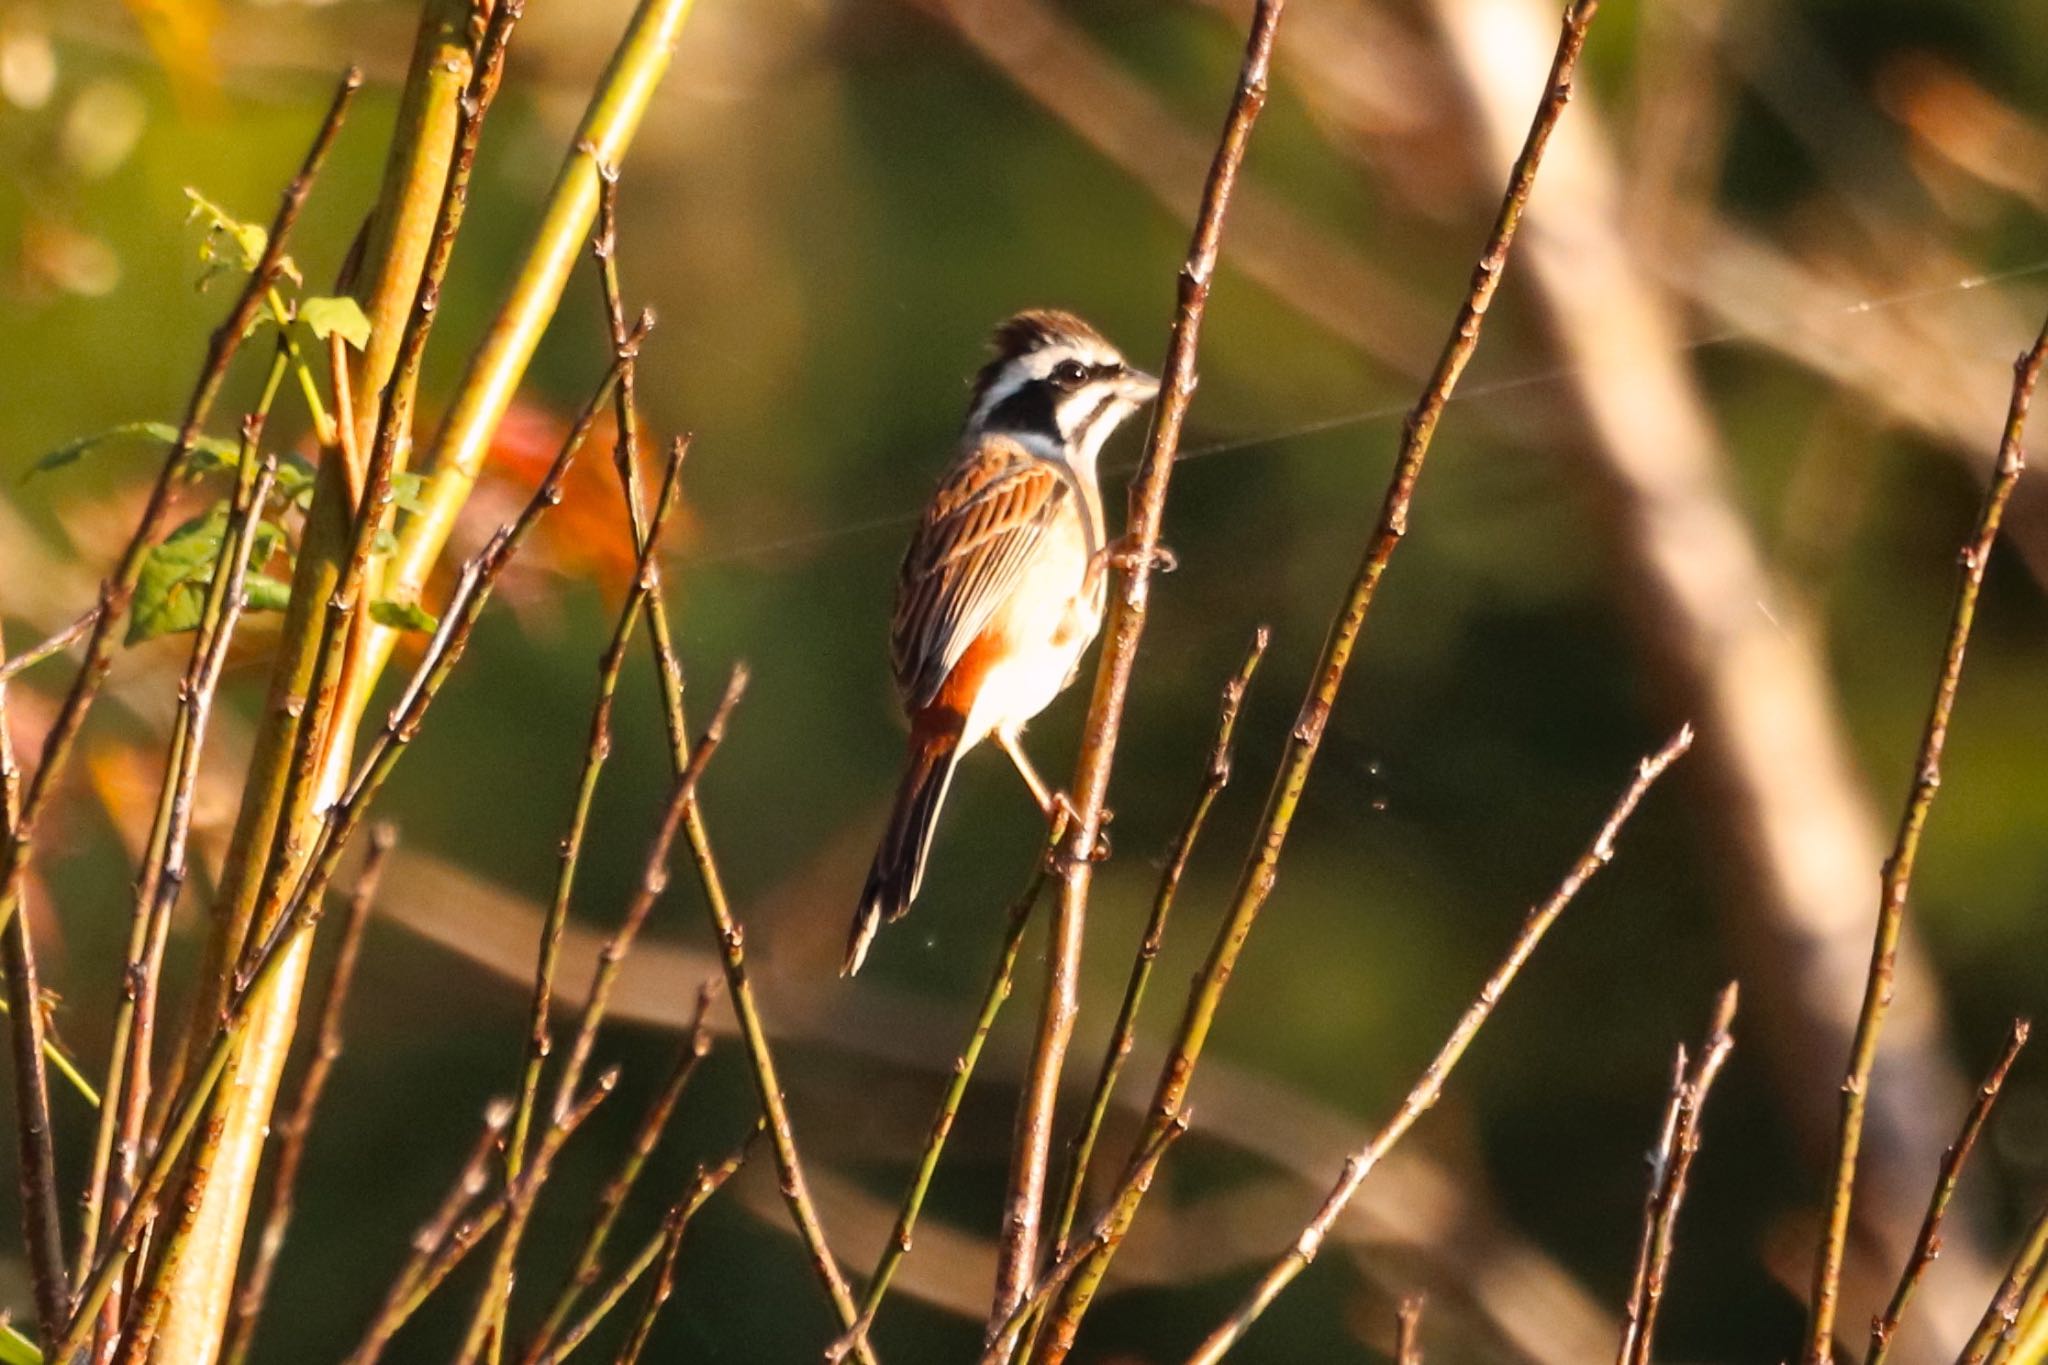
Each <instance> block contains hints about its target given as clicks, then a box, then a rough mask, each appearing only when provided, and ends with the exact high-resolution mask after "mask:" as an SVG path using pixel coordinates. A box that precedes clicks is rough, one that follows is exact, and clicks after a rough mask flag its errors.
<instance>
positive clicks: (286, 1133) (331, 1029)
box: [221, 824, 398, 1365]
mask: <svg viewBox="0 0 2048 1365" xmlns="http://www.w3.org/2000/svg"><path fill="white" fill-rule="evenodd" d="M397 842H398V832H397V831H396V830H395V829H393V828H392V826H390V825H389V824H378V825H373V826H371V827H370V852H369V855H368V857H366V858H365V859H364V860H363V870H362V871H361V872H360V873H358V874H357V876H356V885H355V890H354V891H352V892H350V893H349V902H348V915H347V918H346V919H345V920H344V921H343V923H342V930H341V943H340V945H339V946H338V947H337V948H336V949H335V954H334V965H333V967H332V968H331V969H330V970H329V973H328V977H327V989H326V991H325V992H324V995H323V998H322V1000H321V1004H320V1026H319V1034H318V1037H317V1040H316V1041H315V1043H314V1045H313V1055H312V1057H311V1058H310V1059H309V1060H308V1061H307V1063H306V1074H305V1076H304V1077H302V1078H301V1079H300V1081H299V1094H298V1098H297V1099H296V1100H295V1101H294V1102H293V1104H292V1107H291V1111H290V1112H289V1113H287V1114H286V1115H285V1117H284V1120H283V1121H282V1122H281V1123H279V1124H278V1126H277V1136H278V1152H277V1172H276V1174H275V1175H273V1176H272V1177H271V1186H270V1212H269V1213H268V1214H267V1215H266V1216H265V1217H264V1220H263V1232H262V1235H261V1237H259V1238H258V1240H257V1243H256V1259H255V1261H254V1262H253V1263H252V1264H251V1265H250V1267H249V1275H248V1280H247V1282H246V1283H245V1284H244V1285H243V1287H242V1292H241V1293H239V1294H237V1295H236V1296H235V1307H234V1311H233V1313H232V1314H231V1315H230V1316H229V1318H228V1333H227V1344H226V1346H225V1348H224V1349H223V1351H222V1353H221V1354H222V1359H224V1360H226V1361H227V1362H228V1365H241V1362H242V1361H244V1360H246V1359H247V1358H248V1355H249V1347H250V1345H251V1344H252V1343H253V1342H254V1341H255V1338H256V1327H257V1324H258V1323H259V1322H260V1321H261V1319H262V1316H263V1304H264V1301H265V1299H266V1298H268V1296H269V1293H270V1282H271V1278H272V1276H273V1275H274V1273H275V1272H276V1269H277V1258H278V1255H279V1253H280V1252H282V1251H283V1250H284V1239H285V1235H286V1233H288V1232H289V1231H290V1229H291V1222H292V1213H293V1211H294V1208H295V1206H296V1197H297V1192H298V1182H299V1171H300V1169H301V1168H302V1167H303V1166H304V1164H305V1159H306V1139H307V1137H308V1136H309V1135H310V1134H311V1133H312V1131H313V1119H314V1116H315V1115H316V1114H317V1113H318V1112H319V1108H320V1097H321V1095H322V1094H324V1093H325V1092H326V1089H327V1079H328V1077H329V1076H331V1075H333V1074H334V1064H335V1063H336V1062H338V1061H340V1060H341V1053H342V1048H343V1046H344V1038H343V1031H342V1025H343V1020H344V1018H345V1016H346V1014H347V1008H348V998H349V989H350V987H351V986H353V985H354V983H355V974H356V959H357V957H358V955H359V954H360V952H361V949H362V944H363V930H364V928H365V926H367V925H368V924H369V922H370V908H371V907H372V906H373V905H374V904H375V903H376V900H377V887H378V884H379V883H380V882H381V881H382V879H383V875H384V863H385V860H386V859H387V858H389V857H390V856H391V849H392V847H393V846H394V845H395V844H396V843H397Z"/></svg>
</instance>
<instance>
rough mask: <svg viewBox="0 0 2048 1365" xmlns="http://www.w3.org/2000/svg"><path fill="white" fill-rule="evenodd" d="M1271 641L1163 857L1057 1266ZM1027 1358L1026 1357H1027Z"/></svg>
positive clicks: (1232, 696)
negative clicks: (1169, 921)
mask: <svg viewBox="0 0 2048 1365" xmlns="http://www.w3.org/2000/svg"><path fill="white" fill-rule="evenodd" d="M1271 638H1272V637H1271V634H1270V632H1269V631H1268V630H1267V629H1266V627H1264V626H1260V627H1259V628H1258V629H1257V630H1256V631H1254V632H1253V633H1252V642H1251V647H1250V648H1249V649H1247V650H1246V651H1245V656H1244V659H1243V661H1242V662H1240V663H1239V664H1238V666H1237V672H1236V673H1234V674H1232V675H1231V678H1230V681H1229V682H1227V683H1225V684H1224V687H1223V702H1222V705H1221V707H1220V708H1219V710H1218V714H1217V717H1216V734H1215V738H1214V739H1213V740H1211V741H1210V744H1209V761H1208V765H1207V766H1206V767H1205V768H1204V769H1203V770H1202V788H1201V790H1200V791H1199V792H1197V793H1196V795H1195V802H1194V805H1193V806H1192V807H1191V808H1190V809H1189V810H1188V815H1187V820H1186V821H1185V822H1184V823H1183V824H1182V825H1181V829H1180V833H1179V835H1178V836H1176V837H1175V839H1174V841H1173V847H1172V848H1171V849H1170V850H1169V851H1168V853H1167V855H1166V865H1165V866H1164V867H1163V868H1162V869H1161V870H1160V873H1159V889H1158V891H1157V892H1155V893H1154V895H1153V897H1152V914H1151V917H1150V918H1149V919H1147V920H1146V922H1145V932H1144V934H1143V935H1142V936H1141V937H1140V938H1139V940H1138V954H1137V957H1136V958H1135V959H1134V960H1133V961H1132V963H1131V975H1130V979H1129V980H1128V981H1126V982H1125V983H1124V999H1123V1004H1122V1005H1121V1006H1120V1007H1119V1008H1118V1010H1117V1016H1116V1023H1115V1025H1114V1026H1113V1027H1112V1028H1111V1029H1110V1031H1109V1046H1108V1047H1107V1048H1106V1049H1105V1050H1104V1053H1103V1058H1102V1070H1101V1072H1100V1073H1099V1074H1098V1075H1097V1076H1096V1078H1095V1090H1094V1093H1092V1094H1091V1095H1090V1096H1089V1097H1088V1109H1087V1117H1086V1118H1084V1119H1083V1120H1082V1121H1081V1131H1080V1132H1079V1133H1077V1134H1075V1135H1074V1140H1073V1142H1072V1143H1071V1144H1069V1146H1068V1150H1067V1176H1066V1181H1065V1188H1064V1190H1063V1191H1062V1192H1061V1195H1060V1207H1059V1220H1058V1222H1056V1223H1055V1224H1054V1225H1053V1237H1052V1259H1053V1260H1055V1261H1057V1260H1058V1259H1059V1258H1060V1257H1062V1256H1064V1255H1066V1253H1067V1238H1068V1237H1069V1236H1071V1235H1072V1233H1073V1230H1074V1219H1075V1218H1076V1217H1078V1216H1079V1214H1080V1210H1081V1192H1082V1188H1083V1186H1084V1185H1085V1184H1086V1183H1087V1180H1088V1165H1089V1160H1090V1158H1091V1157H1092V1156H1093V1155H1094V1152H1095V1139H1096V1138H1097V1137H1098V1136H1099V1135H1100V1134H1101V1132H1102V1124H1103V1121H1104V1119H1106V1118H1107V1117H1108V1115H1109V1102H1110V1098H1111V1096H1112V1095H1113V1094H1114V1093H1115V1091H1116V1083H1117V1080H1118V1079H1119V1077H1121V1076H1122V1074H1123V1068H1124V1063H1125V1061H1127V1060H1128V1059H1129V1058H1130V1055H1131V1045H1132V1043H1133V1042H1134V1041H1135V1039H1136V1036H1137V1027H1138V1010H1139V1007H1140V1006H1141V1005H1143V1003H1144V1000H1145V987H1146V985H1147V984H1148V983H1150V981H1151V979H1152V968H1153V965H1154V964H1155V963H1156V962H1157V961H1158V960H1159V949H1160V946H1161V945H1162V944H1163V943H1164V942H1165V939H1166V922H1167V919H1168V917H1169V916H1171V915H1172V913H1173V902H1174V897H1175V896H1176V895H1177V894H1178V893H1179V891H1180V880H1181V877H1182V876H1183V875H1184V874H1185V873H1186V872H1187V867H1188V859H1189V858H1190V857H1192V856H1193V855H1194V851H1195V842H1196V841H1197V840H1198V839H1200V838H1201V836H1202V826H1203V825H1204V824H1206V823H1207V822H1208V819H1209V809H1210V807H1212V806H1214V805H1215V804H1216V798H1217V796H1219V795H1220V794H1221V793H1222V791H1223V788H1224V787H1225V786H1227V785H1228V784H1229V782H1230V768H1231V759H1232V750H1233V747H1234V741H1235V739H1236V735H1237V716H1238V711H1239V710H1240V709H1241V708H1242V707H1243V705H1244V696H1245V691H1246V689H1247V688H1249V687H1250V686H1251V681H1252V674H1253V673H1255V672H1257V671H1258V667H1259V660H1260V659H1262V658H1264V657H1265V653H1266V644H1267V642H1268V641H1269V640H1270V639H1271ZM1025 1354H1026V1355H1027V1357H1028V1356H1029V1354H1030V1352H1029V1351H1026V1352H1025Z"/></svg>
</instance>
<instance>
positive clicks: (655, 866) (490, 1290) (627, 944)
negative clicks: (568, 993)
mask: <svg viewBox="0 0 2048 1365" xmlns="http://www.w3.org/2000/svg"><path fill="white" fill-rule="evenodd" d="M746 683H747V672H746V668H745V667H744V666H736V667H734V669H733V671H732V680H731V682H730V683H728V684H727V686H726V690H725V697H724V699H723V700H721V701H720V703H719V706H718V710H717V711H715V712H714V713H713V714H712V717H711V723H710V724H709V725H707V726H706V727H705V730H704V737H703V738H702V739H700V740H699V741H698V742H697V748H696V751H695V752H694V753H692V754H691V756H690V763H689V766H688V767H686V768H685V769H684V770H683V774H682V776H681V777H679V778H677V779H676V784H675V790H674V792H673V793H672V794H671V795H670V797H669V800H668V804H667V807H666V809H664V811H663V812H662V818H661V824H660V828H659V829H658V830H657V832H656V833H655V836H654V841H653V844H652V846H651V847H650V849H649V850H648V854H647V860H646V863H645V864H644V866H643V868H642V870H641V874H640V886H639V889H638V890H637V891H636V892H635V893H634V896H633V900H632V903H631V904H630V905H628V906H627V908H626V915H625V918H624V919H623V920H622V921H621V923H620V925H619V928H618V929H617V930H616V931H615V932H614V933H613V935H612V937H611V938H610V939H609V940H608V941H607V942H606V943H605V946H604V948H603V950H602V951H600V952H599V953H598V961H597V969H596V975H595V977H594V979H593V980H592V982H591V986H590V998H589V999H588V1000H587V1001H586V1002H585V1003H584V1006H583V1020H582V1023H581V1024H580V1025H579V1027H578V1028H577V1032H576V1045H575V1047H574V1048H573V1049H572V1050H571V1051H570V1054H569V1060H568V1062H567V1063H566V1064H564V1066H563V1068H562V1074H561V1076H560V1077H559V1079H558V1080H557V1082H556V1086H555V1101H554V1107H553V1110H552V1115H553V1116H552V1118H551V1119H550V1120H549V1123H548V1127H547V1129H546V1131H545V1132H544V1133H543V1135H542V1137H541V1141H540V1146H539V1150H538V1151H537V1152H536V1153H535V1156H534V1160H533V1164H532V1166H531V1167H530V1168H524V1169H522V1170H521V1171H520V1173H519V1176H518V1177H517V1179H516V1180H511V1181H508V1182H507V1184H508V1185H509V1186H510V1187H511V1188H512V1189H513V1190H514V1191H516V1192H523V1196H522V1197H521V1198H518V1199H515V1200H514V1203H513V1205H512V1207H511V1210H510V1216H509V1217H508V1218H507V1220H506V1223H505V1235H504V1236H503V1237H501V1238H500V1239H499V1240H498V1250H497V1255H496V1257H495V1259H494V1260H493V1262H492V1267H491V1272H490V1276H489V1278H488V1280H487V1281H486V1286H485V1291H484V1296H483V1298H482V1299H481V1300H480V1301H479V1303H478V1305H477V1313H476V1316H475V1317H474V1318H473V1319H472V1320H471V1323H470V1335H469V1341H468V1344H467V1345H466V1346H465V1347H464V1350H463V1353H462V1355H461V1356H460V1357H458V1359H460V1360H461V1361H463V1362H465V1365H466V1362H467V1361H469V1360H471V1359H473V1358H474V1357H475V1355H476V1354H477V1353H478V1352H480V1351H481V1350H482V1349H483V1346H484V1343H485V1341H486V1340H487V1337H488V1334H489V1333H491V1332H499V1333H502V1331H503V1324H504V1315H505V1308H506V1304H507V1303H508V1302H509V1300H510V1298H511V1294H512V1280H513V1272H514V1269H515V1268H516V1263H517V1260H518V1256H519V1249H520V1243H521V1241H522V1240H523V1238H524V1237H525V1234H526V1224H527V1221H528V1217H529V1215H530V1214H531V1213H532V1207H533V1200H534V1199H535V1198H536V1197H537V1196H538V1195H539V1192H540V1187H541V1185H542V1184H543V1183H545V1182H546V1180H547V1178H548V1175H549V1171H550V1168H551V1165H552V1162H553V1157H554V1154H555V1151H557V1150H559V1148H560V1142H559V1141H558V1140H556V1137H557V1134H558V1133H559V1132H560V1130H561V1128H562V1126H563V1124H565V1123H566V1122H567V1121H568V1115H569V1113H570V1110H571V1107H572V1106H573V1105H574V1103H575V1098H574V1097H575V1093H576V1087H577V1086H579V1085H580V1084H581V1083H582V1076H583V1068H584V1066H585V1065H586V1064H587V1062H588V1061H589V1058H590V1050H591V1048H592V1046H594V1045H595V1043H596V1040H597V1031H598V1028H599V1026H600V1025H601V1024H602V1023H603V1021H604V1016H605V1011H606V1010H607V1008H608V1007H609V1005H610V1002H611V992H612V986H613V984H614V983H615V982H616V981H617V979H618V974H619V970H620V968H621V967H622V966H623V965H624V964H625V960H626V954H627V953H629V952H630V951H632V947H633V942H634V940H635V939H636V938H637V937H638V936H639V933H640V929H641V926H642V925H644V924H645V923H646V922H647V916H648V915H649V914H650V913H651V912H652V911H653V909H654V905H655V902H657V901H659V900H660V899H661V897H662V895H663V893H665V892H666V891H667V890H668V864H669V857H670V853H671V850H672V849H673V848H674V846H675V838H676V831H677V829H678V828H679V827H680V826H681V824H682V820H683V812H684V811H685V810H686V809H687V808H688V807H689V805H690V803H691V802H692V801H693V800H695V799H696V792H697V781H698V779H699V777H701V776H702V774H703V772H704V765H705V764H706V763H707V762H709V761H710V758H711V755H712V754H713V753H715V752H716V751H717V749H718V745H719V743H720V742H721V741H722V740H723V739H724V736H725V727H726V723H727V722H728V721H729V720H730V718H731V715H732V709H733V707H735V706H737V705H738V704H739V699H740V697H741V695H742V694H743V693H744V692H745V690H746ZM607 1088H609V1087H608V1086H607ZM507 1167H508V1169H509V1168H510V1163H509V1162H508V1163H507Z"/></svg>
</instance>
